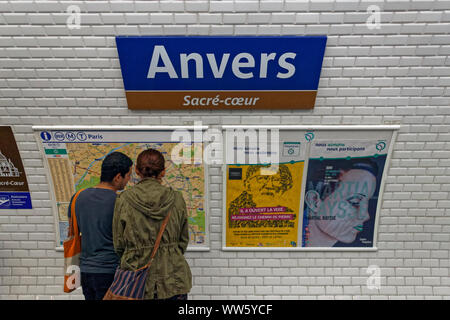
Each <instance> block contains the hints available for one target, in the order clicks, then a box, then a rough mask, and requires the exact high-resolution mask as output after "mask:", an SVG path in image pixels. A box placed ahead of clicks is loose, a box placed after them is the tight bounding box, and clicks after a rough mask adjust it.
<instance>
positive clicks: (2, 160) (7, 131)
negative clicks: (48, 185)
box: [0, 126, 32, 209]
mask: <svg viewBox="0 0 450 320" xmlns="http://www.w3.org/2000/svg"><path fill="white" fill-rule="evenodd" d="M0 137H1V139H0V209H31V208H32V204H31V196H30V190H29V188H28V182H27V176H26V175H25V169H24V167H23V164H22V158H21V157H20V153H19V149H18V148H17V144H16V139H15V138H14V133H13V131H12V129H11V127H9V126H0Z"/></svg>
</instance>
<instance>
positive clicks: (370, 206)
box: [302, 139, 389, 248]
mask: <svg viewBox="0 0 450 320" xmlns="http://www.w3.org/2000/svg"><path fill="white" fill-rule="evenodd" d="M388 143H389V142H388V141H387V140H344V139H343V140H336V139H333V140H332V139H330V140H315V141H314V142H312V143H311V148H310V155H309V163H308V169H307V179H306V185H305V193H304V214H303V230H302V246H303V247H323V248H332V247H373V246H374V234H375V220H376V212H377V205H378V197H379V193H380V186H381V180H382V176H383V172H384V168H385V164H386V157H387V150H388Z"/></svg>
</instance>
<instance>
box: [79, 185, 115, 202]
mask: <svg viewBox="0 0 450 320" xmlns="http://www.w3.org/2000/svg"><path fill="white" fill-rule="evenodd" d="M93 198H95V199H96V200H97V201H98V200H104V201H106V202H109V201H115V200H116V193H115V192H114V191H112V190H106V189H100V188H86V189H83V190H82V191H81V192H80V194H79V196H78V199H79V200H80V201H84V200H87V201H89V200H92V199H93Z"/></svg>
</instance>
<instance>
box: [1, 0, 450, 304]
mask: <svg viewBox="0 0 450 320" xmlns="http://www.w3.org/2000/svg"><path fill="white" fill-rule="evenodd" d="M372 5H375V6H377V7H378V8H379V10H380V15H381V24H380V25H379V28H373V26H374V25H373V24H371V23H374V22H376V21H375V20H371V19H370V17H371V13H370V12H368V11H367V10H368V8H369V6H372ZM69 6H77V7H78V8H79V9H80V12H81V25H80V28H79V29H71V28H69V26H68V25H67V22H68V19H69V23H72V22H76V20H74V19H70V17H69V14H68V13H67V9H68V7H69ZM72 9H73V8H72ZM75 9H76V7H75ZM367 21H369V25H368V24H367ZM449 31H450V1H438V0H426V1H411V0H409V1H408V0H402V1H363V0H335V1H331V0H320V1H319V0H311V1H301V0H299V1H288V0H286V1H263V0H261V1H250V0H248V1H237V0H236V1H201V0H199V1H13V0H11V1H0V112H1V118H0V125H10V126H12V127H13V130H14V132H15V135H16V139H17V141H18V146H19V149H20V152H21V155H22V157H23V161H24V165H25V169H26V173H27V176H28V181H29V184H30V188H31V193H32V198H33V206H34V209H33V210H32V211H24V210H22V211H13V210H10V211H8V210H2V212H0V299H82V298H83V296H82V294H81V292H80V291H75V292H74V293H72V294H64V293H63V292H62V270H63V267H62V266H63V260H62V253H61V252H56V251H55V250H54V246H55V244H54V238H55V235H54V225H53V215H52V210H51V203H50V200H49V199H50V195H49V187H48V181H47V177H46V172H45V170H44V166H43V161H42V158H41V155H40V153H39V152H38V146H37V144H36V141H35V139H34V136H33V131H32V129H31V126H32V125H59V124H66V125H73V124H79V125H117V124H123V125H136V124H139V125H153V124H164V125H171V124H186V123H190V122H191V121H194V120H201V121H202V122H203V124H207V125H210V126H213V127H214V126H218V125H221V124H261V123H262V124H336V125H339V124H401V129H400V131H399V135H398V139H397V143H396V144H395V151H394V153H393V158H392V161H391V168H390V170H389V175H388V178H387V181H386V188H385V193H384V195H383V199H384V201H383V205H382V210H381V218H380V225H379V235H378V239H379V241H378V247H379V250H378V251H377V252H223V251H221V247H222V244H221V238H222V234H221V230H222V222H223V220H222V211H221V208H222V193H221V192H222V188H223V186H222V176H221V173H222V172H221V168H220V167H217V166H216V167H212V168H211V169H210V171H209V173H210V176H209V183H210V187H211V188H210V191H209V198H210V208H211V210H210V231H211V233H210V239H211V251H209V252H188V253H187V254H186V256H187V258H188V262H189V264H190V266H191V268H192V272H193V282H194V287H193V289H192V291H191V293H190V298H191V299H217V298H222V299H303V298H310V299H327V298H331V299H386V298H390V299H396V298H401V299H410V298H415V299H429V298H432V299H448V298H449V297H450V278H449V266H450V263H449V249H450V198H449V191H450V133H449V125H450V108H449V102H450V99H449V98H450V87H449V85H450V58H449V54H450V34H449ZM322 34H324V35H328V44H327V49H326V52H325V58H324V65H323V70H322V74H321V81H320V85H319V91H318V97H317V101H316V107H315V108H314V110H308V111H282V112H280V111H257V110H255V111H192V112H185V111H182V112H181V111H180V112H173V111H172V112H167V111H130V110H128V109H127V106H126V101H125V96H124V90H123V83H122V79H121V72H120V69H119V62H118V59H117V51H116V46H115V40H114V37H115V36H116V35H322ZM370 265H377V266H379V267H380V268H381V288H380V289H378V290H370V289H369V288H368V287H367V285H366V283H367V279H368V277H369V274H368V273H367V268H368V266H370Z"/></svg>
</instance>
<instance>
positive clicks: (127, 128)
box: [32, 125, 211, 252]
mask: <svg viewBox="0 0 450 320" xmlns="http://www.w3.org/2000/svg"><path fill="white" fill-rule="evenodd" d="M208 128H209V126H207V125H201V126H196V125H184V126H32V130H33V131H34V136H35V139H36V142H37V144H38V148H39V152H40V154H41V155H42V156H43V162H44V169H45V171H46V175H47V178H48V182H49V187H50V189H51V190H49V191H50V200H51V202H52V211H53V218H54V222H53V225H54V227H55V241H56V243H58V242H59V236H60V234H59V223H58V222H59V220H58V219H57V214H58V208H57V205H56V196H55V191H54V190H55V189H54V183H53V179H52V176H51V173H50V168H49V166H48V163H47V160H46V157H45V151H44V148H43V144H42V142H41V140H40V139H39V131H44V130H48V131H54V130H74V131H75V130H76V131H82V130H98V131H121V130H123V131H170V130H176V129H186V130H194V129H197V130H202V131H204V130H207V129H208ZM202 159H203V156H202ZM203 165H204V183H205V185H204V186H205V190H204V207H205V212H206V214H205V234H206V241H205V242H206V245H205V246H204V247H203V246H202V247H200V246H199V247H189V246H188V248H187V251H189V252H205V251H210V250H211V249H210V248H211V236H210V234H209V229H210V228H209V222H210V215H211V212H210V207H209V170H208V169H209V166H208V164H207V163H205V162H204V161H203ZM55 250H56V251H64V249H63V247H62V246H56V247H55Z"/></svg>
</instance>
